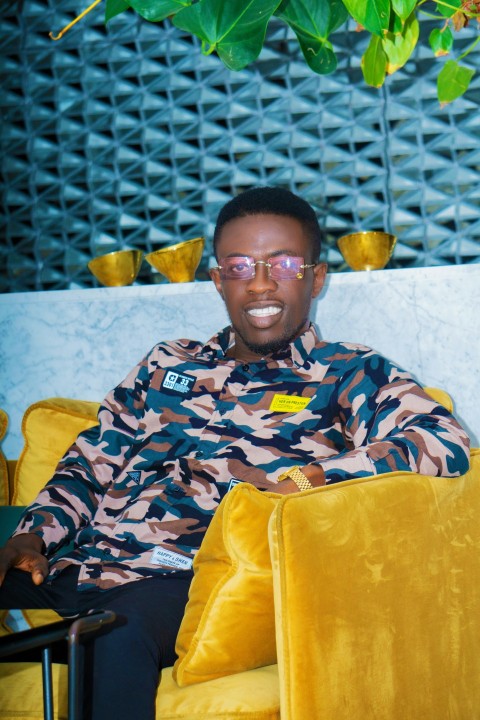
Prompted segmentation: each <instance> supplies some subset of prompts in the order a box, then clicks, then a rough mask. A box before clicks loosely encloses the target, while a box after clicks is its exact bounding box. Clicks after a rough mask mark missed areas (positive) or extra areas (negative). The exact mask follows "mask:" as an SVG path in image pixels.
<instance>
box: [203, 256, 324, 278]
mask: <svg viewBox="0 0 480 720" xmlns="http://www.w3.org/2000/svg"><path fill="white" fill-rule="evenodd" d="M220 263H221V265H218V266H217V267H216V268H213V269H214V270H219V271H220V277H221V278H222V280H251V279H252V278H254V277H255V268H256V266H257V265H265V267H266V268H267V270H268V277H270V278H272V279H273V280H295V279H297V280H301V279H302V278H303V275H304V272H303V270H304V269H305V268H312V267H315V263H313V264H312V265H306V264H305V258H303V257H292V256H291V255H275V256H274V257H270V258H268V260H254V258H253V257H250V256H249V255H239V256H234V257H226V258H223V259H221V260H220Z"/></svg>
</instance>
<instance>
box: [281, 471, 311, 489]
mask: <svg viewBox="0 0 480 720" xmlns="http://www.w3.org/2000/svg"><path fill="white" fill-rule="evenodd" d="M282 480H293V482H294V483H295V485H296V486H297V487H298V489H299V490H310V489H311V488H313V485H312V483H311V482H310V480H309V479H308V478H307V476H306V475H305V473H303V472H302V471H301V470H300V468H299V467H298V465H295V466H294V467H292V468H290V469H289V470H286V472H284V473H282V474H281V475H279V476H278V482H282Z"/></svg>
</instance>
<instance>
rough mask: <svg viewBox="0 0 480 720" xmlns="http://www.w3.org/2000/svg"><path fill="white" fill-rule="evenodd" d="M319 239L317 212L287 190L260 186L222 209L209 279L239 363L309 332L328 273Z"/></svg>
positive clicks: (275, 348)
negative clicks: (220, 300)
mask: <svg viewBox="0 0 480 720" xmlns="http://www.w3.org/2000/svg"><path fill="white" fill-rule="evenodd" d="M320 235H321V233H320V228H319V226H318V221H317V219H316V216H315V213H314V211H313V209H312V208H311V207H310V205H308V203H306V202H305V201H304V200H302V199H301V198H299V197H297V196H296V195H294V194H293V193H291V192H289V191H288V190H280V189H276V188H255V189H253V190H250V191H248V192H246V193H243V195H239V196H237V197H236V198H234V200H231V201H230V202H229V203H227V205H226V206H225V207H224V208H223V209H222V210H221V211H220V214H219V217H218V221H217V226H216V230H215V237H214V247H215V255H216V258H217V262H218V267H217V268H212V270H211V273H210V274H211V277H212V280H213V282H214V283H215V286H216V288H217V290H218V292H219V293H220V295H221V296H222V298H223V299H224V301H225V304H226V306H227V310H228V313H229V315H230V319H231V322H232V327H233V329H234V332H235V346H234V348H233V351H232V352H231V354H232V355H233V356H234V357H237V358H238V359H240V360H245V361H247V360H248V361H254V360H258V359H259V357H263V356H265V355H270V354H272V353H274V352H277V351H278V350H281V349H283V348H285V347H286V346H287V345H288V344H289V343H290V342H292V341H293V340H294V339H295V338H296V337H298V336H299V335H300V334H301V333H302V332H304V330H305V329H306V328H307V327H308V325H309V313H310V306H311V303H312V299H313V298H314V297H316V296H317V295H318V293H319V292H320V290H321V289H322V287H323V283H324V279H325V272H326V266H325V265H324V264H319V263H318V254H319V251H320Z"/></svg>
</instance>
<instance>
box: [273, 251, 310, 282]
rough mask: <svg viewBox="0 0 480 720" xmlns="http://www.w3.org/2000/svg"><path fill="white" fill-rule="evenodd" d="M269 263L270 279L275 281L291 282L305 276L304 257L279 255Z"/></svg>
mask: <svg viewBox="0 0 480 720" xmlns="http://www.w3.org/2000/svg"><path fill="white" fill-rule="evenodd" d="M268 262H269V263H270V277H272V278H273V279H274V280H291V279H293V278H296V277H297V275H298V274H300V275H303V268H302V265H303V263H304V259H303V258H302V257H292V256H291V255H277V256H276V257H272V258H270V259H269V261H268Z"/></svg>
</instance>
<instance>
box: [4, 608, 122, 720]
mask: <svg viewBox="0 0 480 720" xmlns="http://www.w3.org/2000/svg"><path fill="white" fill-rule="evenodd" d="M31 612H34V611H30V613H31ZM115 617H116V616H115V613H114V612H112V611H111V610H95V611H92V612H90V613H88V614H86V615H78V616H76V617H73V618H71V619H68V620H60V621H58V622H54V623H49V624H48V625H43V626H41V627H36V628H32V629H31V630H22V631H20V632H15V633H12V634H11V635H7V636H4V637H1V638H0V658H7V657H10V656H12V655H18V654H19V653H22V652H24V651H27V650H33V649H35V648H40V649H41V654H42V683H43V712H44V718H45V720H53V687H52V645H53V644H54V643H56V642H58V641H61V640H66V641H67V644H68V720H79V718H80V713H81V706H82V690H83V659H84V658H83V645H82V642H81V641H82V640H83V639H84V638H85V637H86V636H87V635H88V636H91V635H92V633H95V632H97V631H98V630H100V629H101V628H102V627H103V626H104V625H107V624H109V623H111V622H113V621H114V620H115Z"/></svg>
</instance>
